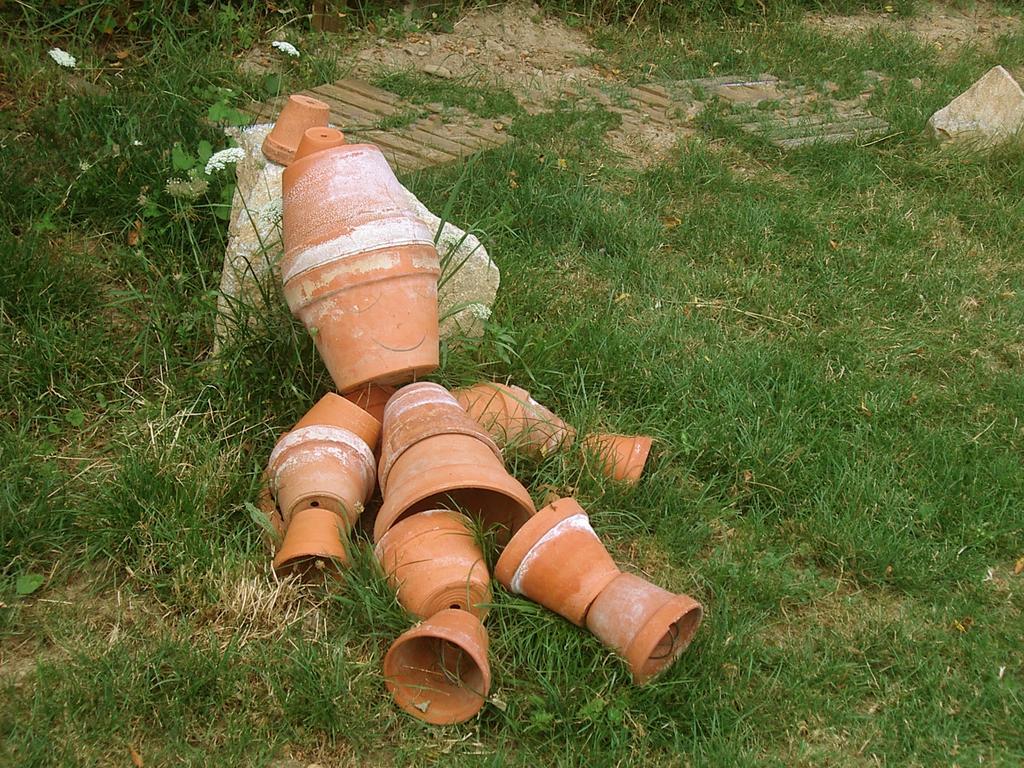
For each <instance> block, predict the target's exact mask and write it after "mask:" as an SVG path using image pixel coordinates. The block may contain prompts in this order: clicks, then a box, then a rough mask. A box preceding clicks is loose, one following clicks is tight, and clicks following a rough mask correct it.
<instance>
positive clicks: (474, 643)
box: [384, 610, 491, 725]
mask: <svg viewBox="0 0 1024 768" xmlns="http://www.w3.org/2000/svg"><path fill="white" fill-rule="evenodd" d="M487 647H488V640H487V630H486V629H484V625H483V624H481V623H480V620H479V619H478V618H477V617H476V616H474V615H473V614H472V613H469V612H468V611H457V610H444V611H441V612H440V613H438V614H436V615H434V616H433V617H431V618H430V619H428V620H427V621H424V622H423V623H422V624H418V625H417V626H415V627H413V628H412V629H410V630H409V631H408V632H406V633H405V634H403V635H402V636H401V637H399V638H398V639H397V640H395V642H394V643H392V645H391V648H390V649H388V652H387V655H386V656H385V657H384V683H385V685H387V688H388V690H389V691H390V692H391V695H392V696H394V698H395V702H396V703H397V704H398V706H400V707H401V708H402V709H404V710H405V711H406V712H408V713H409V714H410V715H412V716H413V717H417V718H419V719H420V720H425V721H426V722H428V723H433V724H434V725H448V724H451V723H462V722H465V721H466V720H469V718H471V717H473V715H475V714H476V713H477V712H479V711H480V709H481V708H482V707H483V705H484V702H485V701H486V700H487V694H488V692H489V691H490V688H491V667H490V665H489V664H488V662H487Z"/></svg>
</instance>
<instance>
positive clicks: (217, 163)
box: [206, 147, 245, 176]
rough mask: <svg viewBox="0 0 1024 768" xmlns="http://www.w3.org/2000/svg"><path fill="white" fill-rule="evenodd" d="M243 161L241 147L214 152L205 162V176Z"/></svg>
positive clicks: (243, 153)
mask: <svg viewBox="0 0 1024 768" xmlns="http://www.w3.org/2000/svg"><path fill="white" fill-rule="evenodd" d="M244 159H245V150H244V149H242V148H241V147H228V148H227V149H222V150H221V151H220V152H214V153H213V155H212V156H211V157H210V159H209V160H207V161H206V175H207V176H209V175H210V174H211V173H213V172H214V171H223V170H224V168H225V167H227V166H228V165H230V164H231V163H237V162H239V161H241V160H244Z"/></svg>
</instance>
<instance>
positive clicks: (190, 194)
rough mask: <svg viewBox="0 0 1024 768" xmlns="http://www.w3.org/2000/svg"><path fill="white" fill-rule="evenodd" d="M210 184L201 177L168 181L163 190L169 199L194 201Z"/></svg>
mask: <svg viewBox="0 0 1024 768" xmlns="http://www.w3.org/2000/svg"><path fill="white" fill-rule="evenodd" d="M209 186H210V183H209V182H208V181H207V180H206V179H204V178H201V177H195V178H190V179H168V180H167V184H166V185H165V186H164V189H166V190H167V194H169V195H170V196H171V197H174V198H177V199H179V200H195V199H196V198H197V197H199V196H200V195H202V194H203V193H204V192H206V190H207V189H208V188H209Z"/></svg>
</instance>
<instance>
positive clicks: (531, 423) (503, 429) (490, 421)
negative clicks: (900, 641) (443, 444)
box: [452, 383, 576, 459]
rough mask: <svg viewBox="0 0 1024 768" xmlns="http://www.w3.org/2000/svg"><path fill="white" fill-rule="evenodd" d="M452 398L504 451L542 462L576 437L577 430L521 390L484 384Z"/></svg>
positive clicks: (502, 385) (463, 391)
mask: <svg viewBox="0 0 1024 768" xmlns="http://www.w3.org/2000/svg"><path fill="white" fill-rule="evenodd" d="M452 394H453V395H454V396H455V397H456V399H457V400H458V401H459V403H460V404H461V405H462V407H463V408H465V409H466V412H467V413H468V414H469V415H470V416H472V417H473V419H474V420H475V421H476V422H477V423H478V424H479V425H480V426H481V427H483V428H484V429H486V430H487V431H488V433H489V434H490V435H491V437H492V438H493V439H494V441H495V442H496V443H497V444H498V445H499V446H501V447H502V448H506V447H508V448H511V449H513V450H516V451H519V452H521V453H523V454H525V455H528V456H532V457H533V458H538V459H540V458H544V457H545V456H547V455H549V454H551V453H553V452H554V451H557V450H559V449H560V448H562V447H563V446H565V445H566V444H567V443H569V442H571V441H572V439H573V438H574V437H575V435H576V430H575V429H573V428H572V427H571V426H569V425H568V424H566V423H565V422H564V421H562V420H561V419H560V418H558V416H556V415H555V414H554V413H552V412H551V411H549V410H548V409H547V408H545V407H544V406H543V405H541V404H540V403H538V402H537V401H536V400H534V399H533V397H531V396H530V393H529V392H527V391H526V390H525V389H522V388H521V387H512V386H508V385H505V384H492V383H484V384H477V385H475V386H472V387H468V388H466V389H459V390H455V391H454V392H453V393H452Z"/></svg>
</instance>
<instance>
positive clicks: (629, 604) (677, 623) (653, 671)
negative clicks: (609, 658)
mask: <svg viewBox="0 0 1024 768" xmlns="http://www.w3.org/2000/svg"><path fill="white" fill-rule="evenodd" d="M703 616H704V609H703V608H701V605H700V603H698V602H697V601H696V600H694V599H693V598H692V597H690V596H689V595H676V594H673V593H671V592H668V591H666V590H664V589H662V588H661V587H657V586H655V585H654V584H651V583H650V582H649V581H646V580H644V579H641V578H640V577H639V576H634V575H633V574H631V573H621V574H619V575H618V576H617V577H616V578H615V579H613V580H612V581H611V582H609V584H608V586H606V587H605V588H604V589H603V590H602V591H601V594H599V595H598V596H597V598H596V599H595V600H594V602H593V603H592V604H591V606H590V610H589V611H588V612H587V629H589V630H590V631H591V632H593V633H594V634H595V635H597V637H598V639H599V640H600V641H601V642H602V643H604V644H605V645H606V646H607V647H609V648H611V649H612V650H613V651H615V652H616V653H617V654H619V655H620V656H622V657H623V658H624V659H625V660H626V662H627V663H628V664H629V669H630V671H631V672H632V673H633V681H634V682H635V683H636V684H637V685H643V684H644V683H646V682H648V681H649V680H650V679H651V678H653V677H654V676H655V675H657V674H659V673H660V672H663V671H664V670H665V669H667V668H668V667H669V666H671V665H672V663H673V662H674V661H675V660H676V659H678V658H679V656H680V655H681V654H682V652H683V651H685V650H686V648H687V646H689V645H690V641H691V640H693V635H694V633H695V632H696V631H697V627H698V626H700V622H701V619H702V618H703Z"/></svg>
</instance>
